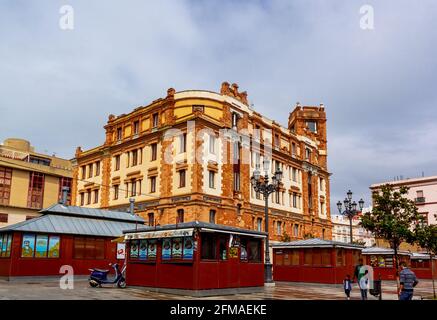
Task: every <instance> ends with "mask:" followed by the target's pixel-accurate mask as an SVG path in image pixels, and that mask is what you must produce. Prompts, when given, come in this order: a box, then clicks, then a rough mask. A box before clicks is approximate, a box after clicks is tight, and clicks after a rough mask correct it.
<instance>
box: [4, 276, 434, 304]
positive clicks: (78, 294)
mask: <svg viewBox="0 0 437 320" xmlns="http://www.w3.org/2000/svg"><path fill="white" fill-rule="evenodd" d="M431 295H432V283H431V281H427V280H422V281H421V282H420V283H419V285H418V287H417V289H416V292H415V298H414V299H421V297H430V296H431ZM0 299H3V300H5V299H6V300H11V299H12V300H16V299H31V300H39V299H49V300H63V299H67V300H77V299H87V300H157V299H158V300H161V299H171V300H180V299H183V300H185V299H193V298H192V297H189V296H181V295H173V294H164V293H156V292H150V291H146V290H145V289H144V288H140V287H128V288H126V289H118V288H116V287H111V286H107V287H104V288H91V287H89V285H88V283H87V282H86V281H76V282H75V284H74V289H68V290H63V289H60V287H59V284H58V282H56V281H43V282H38V281H31V280H26V281H6V280H0ZM195 299H221V300H236V299H246V300H263V299H286V300H344V299H345V296H344V293H343V290H342V286H341V285H340V286H336V285H322V284H308V283H280V282H278V283H276V286H275V287H266V288H264V290H263V291H262V292H259V293H252V294H238V295H223V296H213V297H203V298H195ZM351 299H352V300H359V299H360V292H359V290H358V288H357V287H356V285H355V286H354V288H353V290H352V295H351ZM383 299H384V300H397V295H396V284H395V283H394V282H389V281H386V282H383ZM369 300H376V299H375V297H373V296H371V295H369Z"/></svg>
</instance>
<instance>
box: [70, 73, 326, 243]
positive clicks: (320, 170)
mask: <svg viewBox="0 0 437 320" xmlns="http://www.w3.org/2000/svg"><path fill="white" fill-rule="evenodd" d="M105 130H106V139H105V143H104V144H103V145H102V146H99V147H96V148H94V149H91V150H88V151H82V150H81V148H80V147H79V148H78V149H77V152H76V157H75V159H74V160H73V164H74V166H73V167H74V174H73V177H74V179H75V180H74V182H75V186H74V188H73V189H74V196H73V201H74V203H75V204H76V205H84V206H90V207H99V208H111V209H120V210H127V208H128V206H129V198H131V197H133V198H135V208H136V212H137V213H138V214H140V215H141V216H143V217H144V218H145V219H146V221H148V222H149V223H150V224H161V225H162V224H167V223H177V222H179V221H181V220H182V219H183V220H184V221H190V220H195V219H197V220H201V221H207V222H208V221H212V222H215V223H220V224H225V225H233V226H237V227H244V228H248V229H260V228H261V230H264V199H262V197H259V196H257V195H256V193H255V192H254V191H253V188H252V187H251V184H250V177H251V176H252V174H253V171H254V170H255V168H256V167H261V168H262V166H263V161H264V159H268V160H269V161H270V165H269V167H268V168H267V173H268V175H269V176H271V175H272V174H273V172H274V171H275V169H276V167H280V168H281V170H282V171H283V179H282V183H281V185H280V187H279V192H278V193H277V194H276V193H274V194H272V195H271V196H270V197H269V222H270V226H269V231H270V237H271V239H272V240H276V241H280V240H284V239H287V238H290V239H301V238H304V237H312V236H313V237H324V238H326V239H331V237H332V224H331V219H330V212H329V210H330V209H329V208H330V206H329V201H330V198H329V176H330V174H329V172H328V168H327V139H326V114H325V109H324V106H323V105H320V106H317V107H314V106H311V107H306V106H300V104H297V105H296V106H295V109H294V110H293V111H292V112H291V113H290V116H289V121H288V127H287V128H285V127H282V126H281V125H280V124H278V123H277V122H275V121H272V120H270V119H267V118H266V117H264V116H262V115H261V114H259V113H257V112H256V111H255V110H253V109H252V108H250V107H249V103H248V100H247V93H246V92H239V90H238V85H236V84H232V85H229V83H226V82H225V83H223V84H222V86H221V90H220V93H215V92H210V91H201V90H188V91H181V92H176V91H175V90H174V89H173V88H170V89H168V91H167V96H166V97H165V98H160V99H157V100H155V101H153V102H152V103H151V104H149V105H147V106H140V107H138V108H135V109H134V110H133V111H132V112H130V113H129V114H123V115H120V116H114V115H110V116H109V118H108V123H107V124H106V126H105ZM97 162H101V170H100V172H99V175H97V174H93V173H91V174H89V168H93V164H95V163H97ZM90 165H91V166H90ZM262 173H263V174H264V171H262ZM96 190H97V191H96ZM96 192H97V194H96V195H95V193H96ZM89 197H91V199H90V198H89ZM90 200H91V201H90Z"/></svg>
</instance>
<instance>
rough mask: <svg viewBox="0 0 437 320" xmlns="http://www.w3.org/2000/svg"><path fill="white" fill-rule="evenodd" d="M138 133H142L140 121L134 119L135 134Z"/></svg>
mask: <svg viewBox="0 0 437 320" xmlns="http://www.w3.org/2000/svg"><path fill="white" fill-rule="evenodd" d="M138 133H140V122H139V121H134V134H135V135H137V134H138Z"/></svg>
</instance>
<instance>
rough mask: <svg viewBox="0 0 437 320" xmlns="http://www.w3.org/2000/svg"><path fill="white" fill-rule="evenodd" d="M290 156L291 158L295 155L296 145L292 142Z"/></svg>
mask: <svg viewBox="0 0 437 320" xmlns="http://www.w3.org/2000/svg"><path fill="white" fill-rule="evenodd" d="M291 154H292V155H293V156H295V155H296V143H294V142H292V143H291Z"/></svg>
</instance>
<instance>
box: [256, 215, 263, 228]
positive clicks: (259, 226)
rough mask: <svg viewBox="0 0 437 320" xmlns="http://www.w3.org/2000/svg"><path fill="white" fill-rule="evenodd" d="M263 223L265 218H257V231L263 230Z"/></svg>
mask: <svg viewBox="0 0 437 320" xmlns="http://www.w3.org/2000/svg"><path fill="white" fill-rule="evenodd" d="M262 224H263V219H261V218H257V219H256V230H257V231H262Z"/></svg>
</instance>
